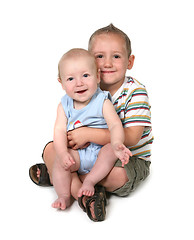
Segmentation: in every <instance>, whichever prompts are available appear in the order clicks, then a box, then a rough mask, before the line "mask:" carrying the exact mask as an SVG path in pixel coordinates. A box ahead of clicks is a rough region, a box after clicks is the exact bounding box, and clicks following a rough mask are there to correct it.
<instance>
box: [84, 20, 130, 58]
mask: <svg viewBox="0 0 194 240" xmlns="http://www.w3.org/2000/svg"><path fill="white" fill-rule="evenodd" d="M109 33H112V34H117V35H119V36H121V37H122V38H123V39H124V40H125V43H126V49H127V54H128V57H130V55H131V52H132V50H131V41H130V39H129V37H128V36H127V34H125V33H124V32H123V31H121V30H120V29H118V28H116V27H115V26H114V25H113V24H112V23H111V24H109V25H108V26H106V27H103V28H100V29H98V30H96V31H95V32H94V33H93V34H92V35H91V37H90V39H89V43H88V50H89V51H91V48H92V40H93V39H94V37H95V36H98V35H100V34H109Z"/></svg>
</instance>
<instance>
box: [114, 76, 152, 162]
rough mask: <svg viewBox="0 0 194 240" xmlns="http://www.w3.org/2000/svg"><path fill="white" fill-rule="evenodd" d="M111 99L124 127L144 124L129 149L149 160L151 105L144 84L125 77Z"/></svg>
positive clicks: (135, 154) (134, 154)
mask: <svg viewBox="0 0 194 240" xmlns="http://www.w3.org/2000/svg"><path fill="white" fill-rule="evenodd" d="M112 101H113V104H114V107H115V109H116V112H117V114H118V115H119V117H120V119H121V121H122V124H123V127H124V128H127V127H133V126H145V129H144V132H143V135H142V137H141V140H140V141H139V142H138V143H137V144H136V145H134V146H130V147H129V149H130V150H131V152H132V154H133V156H138V157H139V158H142V159H144V160H147V161H150V156H151V144H152V142H153V137H152V127H151V112H150V108H151V107H150V105H149V101H148V94H147V91H146V88H145V86H144V85H142V84H141V83H140V82H138V81H137V80H136V79H134V78H132V77H126V78H125V80H124V83H123V85H122V86H121V87H120V88H119V89H118V90H117V92H116V93H115V94H114V95H113V96H112Z"/></svg>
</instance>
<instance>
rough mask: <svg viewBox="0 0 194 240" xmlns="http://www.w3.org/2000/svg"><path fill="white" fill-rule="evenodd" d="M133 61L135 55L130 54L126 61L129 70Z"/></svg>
mask: <svg viewBox="0 0 194 240" xmlns="http://www.w3.org/2000/svg"><path fill="white" fill-rule="evenodd" d="M134 61H135V56H134V55H131V56H130V57H129V62H128V67H127V69H129V70H131V69H132V67H133V64H134Z"/></svg>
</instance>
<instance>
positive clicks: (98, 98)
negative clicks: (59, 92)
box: [52, 49, 132, 209]
mask: <svg viewBox="0 0 194 240" xmlns="http://www.w3.org/2000/svg"><path fill="white" fill-rule="evenodd" d="M58 70H59V78H58V80H59V82H60V83H61V85H62V87H63V89H64V90H65V92H66V95H65V96H64V97H63V98H62V100H61V103H60V104H59V106H58V110H57V118H56V122H55V128H54V146H55V151H56V155H57V157H56V159H55V162H54V166H53V185H54V187H55V190H56V193H57V195H58V199H57V200H56V201H55V202H54V203H53V204H52V206H53V207H54V208H60V209H66V208H67V207H68V206H69V205H70V197H71V191H70V188H71V173H72V172H75V171H78V172H79V174H87V173H88V174H87V176H86V178H85V179H84V182H83V185H82V187H81V189H80V190H79V192H78V196H79V197H80V196H82V195H86V196H92V195H93V194H94V186H95V184H97V183H98V182H99V181H101V180H102V179H103V178H104V177H105V176H106V175H107V174H108V173H109V172H110V171H111V169H112V168H113V166H114V164H115V162H116V160H117V159H118V158H119V159H120V160H121V162H122V166H124V165H125V164H127V163H128V162H129V157H130V156H132V154H131V152H130V150H129V149H128V148H126V147H125V146H124V144H123V142H124V130H123V127H122V123H121V121H120V119H119V117H118V115H117V113H116V111H115V109H114V107H113V105H112V103H111V101H110V99H111V97H110V94H109V92H107V91H101V90H100V89H99V88H98V83H99V82H100V72H99V71H98V70H97V66H96V62H95V58H94V57H93V55H91V54H90V53H89V52H88V51H86V50H84V49H72V50H70V51H68V52H67V53H66V54H64V55H63V56H62V58H61V60H60V62H59V65H58ZM82 126H87V127H92V128H107V127H108V129H109V131H110V136H111V143H110V144H107V145H106V146H105V147H103V148H102V146H101V145H98V144H94V143H90V144H89V145H88V146H87V147H86V148H83V149H78V150H73V149H69V148H68V146H67V145H68V144H67V132H68V131H71V130H73V129H75V128H77V127H82ZM103 151H106V152H107V151H108V153H109V154H108V155H107V154H105V155H106V159H105V158H103ZM99 152H100V154H99ZM107 156H108V157H107ZM97 158H98V161H96V159H97Z"/></svg>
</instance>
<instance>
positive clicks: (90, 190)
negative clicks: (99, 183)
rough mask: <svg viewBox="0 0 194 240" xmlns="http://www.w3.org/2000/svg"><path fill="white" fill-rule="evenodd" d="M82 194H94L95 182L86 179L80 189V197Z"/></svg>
mask: <svg viewBox="0 0 194 240" xmlns="http://www.w3.org/2000/svg"><path fill="white" fill-rule="evenodd" d="M82 195H85V196H92V195H94V184H93V183H92V182H90V181H84V182H83V184H82V187H81V188H80V190H79V191H78V197H81V196H82Z"/></svg>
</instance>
